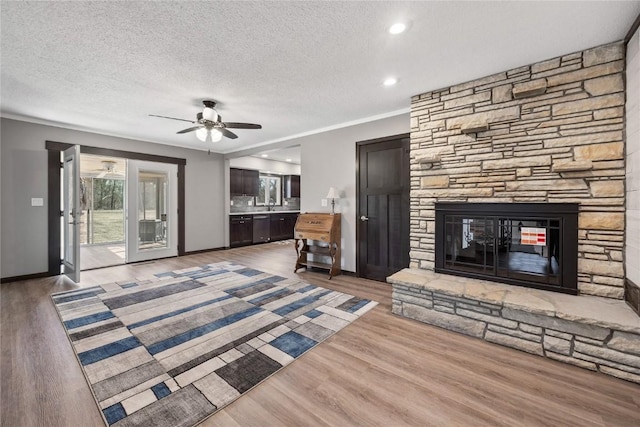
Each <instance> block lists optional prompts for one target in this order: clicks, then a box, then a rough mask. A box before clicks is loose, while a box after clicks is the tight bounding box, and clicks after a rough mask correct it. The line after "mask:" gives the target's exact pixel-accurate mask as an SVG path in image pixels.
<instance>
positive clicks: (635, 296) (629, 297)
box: [624, 279, 640, 316]
mask: <svg viewBox="0 0 640 427" xmlns="http://www.w3.org/2000/svg"><path fill="white" fill-rule="evenodd" d="M624 300H625V301H626V302H627V304H629V307H631V309H632V310H633V311H635V312H636V314H637V315H638V316H640V286H638V285H636V284H635V283H633V282H632V281H631V280H629V279H626V280H625V282H624Z"/></svg>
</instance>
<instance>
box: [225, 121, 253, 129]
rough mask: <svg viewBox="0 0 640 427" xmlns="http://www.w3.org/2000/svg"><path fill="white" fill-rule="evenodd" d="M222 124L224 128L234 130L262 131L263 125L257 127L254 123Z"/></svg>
mask: <svg viewBox="0 0 640 427" xmlns="http://www.w3.org/2000/svg"><path fill="white" fill-rule="evenodd" d="M222 124H223V125H224V127H226V128H232V129H262V125H256V124H253V123H235V122H224V123H222Z"/></svg>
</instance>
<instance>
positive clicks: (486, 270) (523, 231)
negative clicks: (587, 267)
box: [435, 202, 578, 295]
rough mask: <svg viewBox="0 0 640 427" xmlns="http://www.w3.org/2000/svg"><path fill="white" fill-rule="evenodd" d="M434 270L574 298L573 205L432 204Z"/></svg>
mask: <svg viewBox="0 0 640 427" xmlns="http://www.w3.org/2000/svg"><path fill="white" fill-rule="evenodd" d="M435 208H436V230H435V270H436V272H438V273H446V274H454V275H460V276H467V277H473V278H478V279H485V280H493V281H497V282H503V283H507V284H511V285H518V286H526V287H531V288H538V289H545V290H550V291H556V292H563V293H568V294H574V295H576V294H577V293H578V283H577V280H578V277H577V276H578V273H577V271H578V204H576V203H458V202H440V203H436V206H435Z"/></svg>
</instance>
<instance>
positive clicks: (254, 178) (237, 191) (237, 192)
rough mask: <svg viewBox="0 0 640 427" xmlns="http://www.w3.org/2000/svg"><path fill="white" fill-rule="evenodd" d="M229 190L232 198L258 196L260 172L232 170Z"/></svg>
mask: <svg viewBox="0 0 640 427" xmlns="http://www.w3.org/2000/svg"><path fill="white" fill-rule="evenodd" d="M229 176H230V180H229V181H230V185H229V190H230V193H231V195H232V196H243V195H244V196H257V195H258V187H259V181H260V172H258V171H257V170H251V169H237V168H231V169H230V173H229Z"/></svg>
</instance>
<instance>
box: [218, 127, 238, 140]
mask: <svg viewBox="0 0 640 427" xmlns="http://www.w3.org/2000/svg"><path fill="white" fill-rule="evenodd" d="M217 129H218V130H219V131H220V132H221V133H222V135H223V136H226V137H227V138H229V139H236V138H237V137H238V135H236V134H235V133H233V132H231V131H230V130H227V129H225V128H217Z"/></svg>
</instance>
